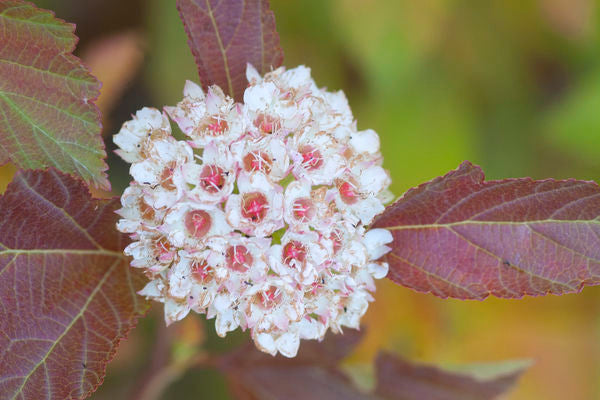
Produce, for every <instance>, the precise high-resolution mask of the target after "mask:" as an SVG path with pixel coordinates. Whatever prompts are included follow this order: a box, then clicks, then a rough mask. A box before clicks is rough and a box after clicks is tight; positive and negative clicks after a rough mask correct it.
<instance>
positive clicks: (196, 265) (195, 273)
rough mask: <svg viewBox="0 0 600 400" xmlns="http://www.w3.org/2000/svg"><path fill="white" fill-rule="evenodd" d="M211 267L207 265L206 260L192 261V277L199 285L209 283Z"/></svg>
mask: <svg viewBox="0 0 600 400" xmlns="http://www.w3.org/2000/svg"><path fill="white" fill-rule="evenodd" d="M211 272H212V267H211V266H210V265H208V263H207V262H206V260H202V261H194V262H193V264H192V277H193V278H194V279H196V280H197V281H198V282H200V283H206V282H208V281H210V274H211Z"/></svg>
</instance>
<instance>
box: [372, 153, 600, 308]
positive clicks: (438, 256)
mask: <svg viewBox="0 0 600 400" xmlns="http://www.w3.org/2000/svg"><path fill="white" fill-rule="evenodd" d="M373 227H378V228H388V229H390V230H391V231H392V234H393V236H394V242H393V244H392V251H391V252H390V253H388V254H387V256H386V259H387V261H388V262H389V264H390V272H389V274H388V277H389V278H390V279H392V280H393V281H394V282H396V283H399V284H402V285H404V286H408V287H410V288H413V289H416V290H418V291H422V292H431V293H433V294H435V295H437V296H440V297H456V298H460V299H483V298H485V297H487V296H488V295H490V294H491V295H494V296H498V297H505V298H519V297H522V296H523V295H532V296H536V295H545V294H548V293H550V294H562V293H570V292H577V291H580V290H581V289H582V287H583V286H585V285H595V284H598V283H599V282H600V188H599V187H598V185H597V184H596V183H594V182H585V181H577V180H573V179H569V180H564V181H557V180H553V179H546V180H542V181H534V180H532V179H530V178H521V179H505V180H500V181H488V182H485V181H484V175H483V172H482V171H481V169H480V168H479V167H477V166H473V165H472V164H470V163H469V162H464V163H463V164H461V165H460V166H459V167H458V169H456V170H454V171H452V172H450V173H448V174H447V175H445V176H443V177H439V178H436V179H434V180H432V181H431V182H428V183H425V184H423V185H421V186H419V187H417V188H414V189H411V190H409V191H408V192H407V193H406V194H405V195H404V196H402V198H400V199H399V200H398V201H396V203H394V204H393V205H391V206H389V207H388V208H387V209H386V210H385V211H384V212H383V213H382V214H381V215H380V216H379V217H378V218H377V219H376V221H375V222H374V223H373Z"/></svg>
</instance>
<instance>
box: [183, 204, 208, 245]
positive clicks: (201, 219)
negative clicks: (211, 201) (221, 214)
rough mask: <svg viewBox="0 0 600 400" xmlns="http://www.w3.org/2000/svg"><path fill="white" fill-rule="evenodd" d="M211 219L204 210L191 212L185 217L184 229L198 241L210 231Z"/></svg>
mask: <svg viewBox="0 0 600 400" xmlns="http://www.w3.org/2000/svg"><path fill="white" fill-rule="evenodd" d="M211 226H212V218H211V217H210V214H209V213H207V212H206V211H204V210H191V211H188V213H187V214H186V215H185V229H186V230H187V231H188V233H189V234H190V235H192V236H193V237H195V238H196V239H200V238H202V237H204V236H206V234H207V233H208V231H210V227H211Z"/></svg>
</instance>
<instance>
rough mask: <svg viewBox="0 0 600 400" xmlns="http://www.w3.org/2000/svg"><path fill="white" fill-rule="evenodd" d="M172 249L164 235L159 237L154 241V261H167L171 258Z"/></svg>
mask: <svg viewBox="0 0 600 400" xmlns="http://www.w3.org/2000/svg"><path fill="white" fill-rule="evenodd" d="M172 250H173V249H172V248H171V243H169V240H168V239H167V238H165V237H161V238H160V239H158V241H157V242H156V247H155V255H156V261H161V262H168V261H171V260H172V259H173V251H172Z"/></svg>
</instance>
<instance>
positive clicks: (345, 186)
mask: <svg viewBox="0 0 600 400" xmlns="http://www.w3.org/2000/svg"><path fill="white" fill-rule="evenodd" d="M338 190H339V191H340V197H341V198H342V201H343V202H344V203H346V204H354V203H356V202H357V201H358V199H359V195H358V192H357V191H356V187H355V185H353V184H352V183H350V182H348V181H344V182H342V183H341V184H340V185H338Z"/></svg>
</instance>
